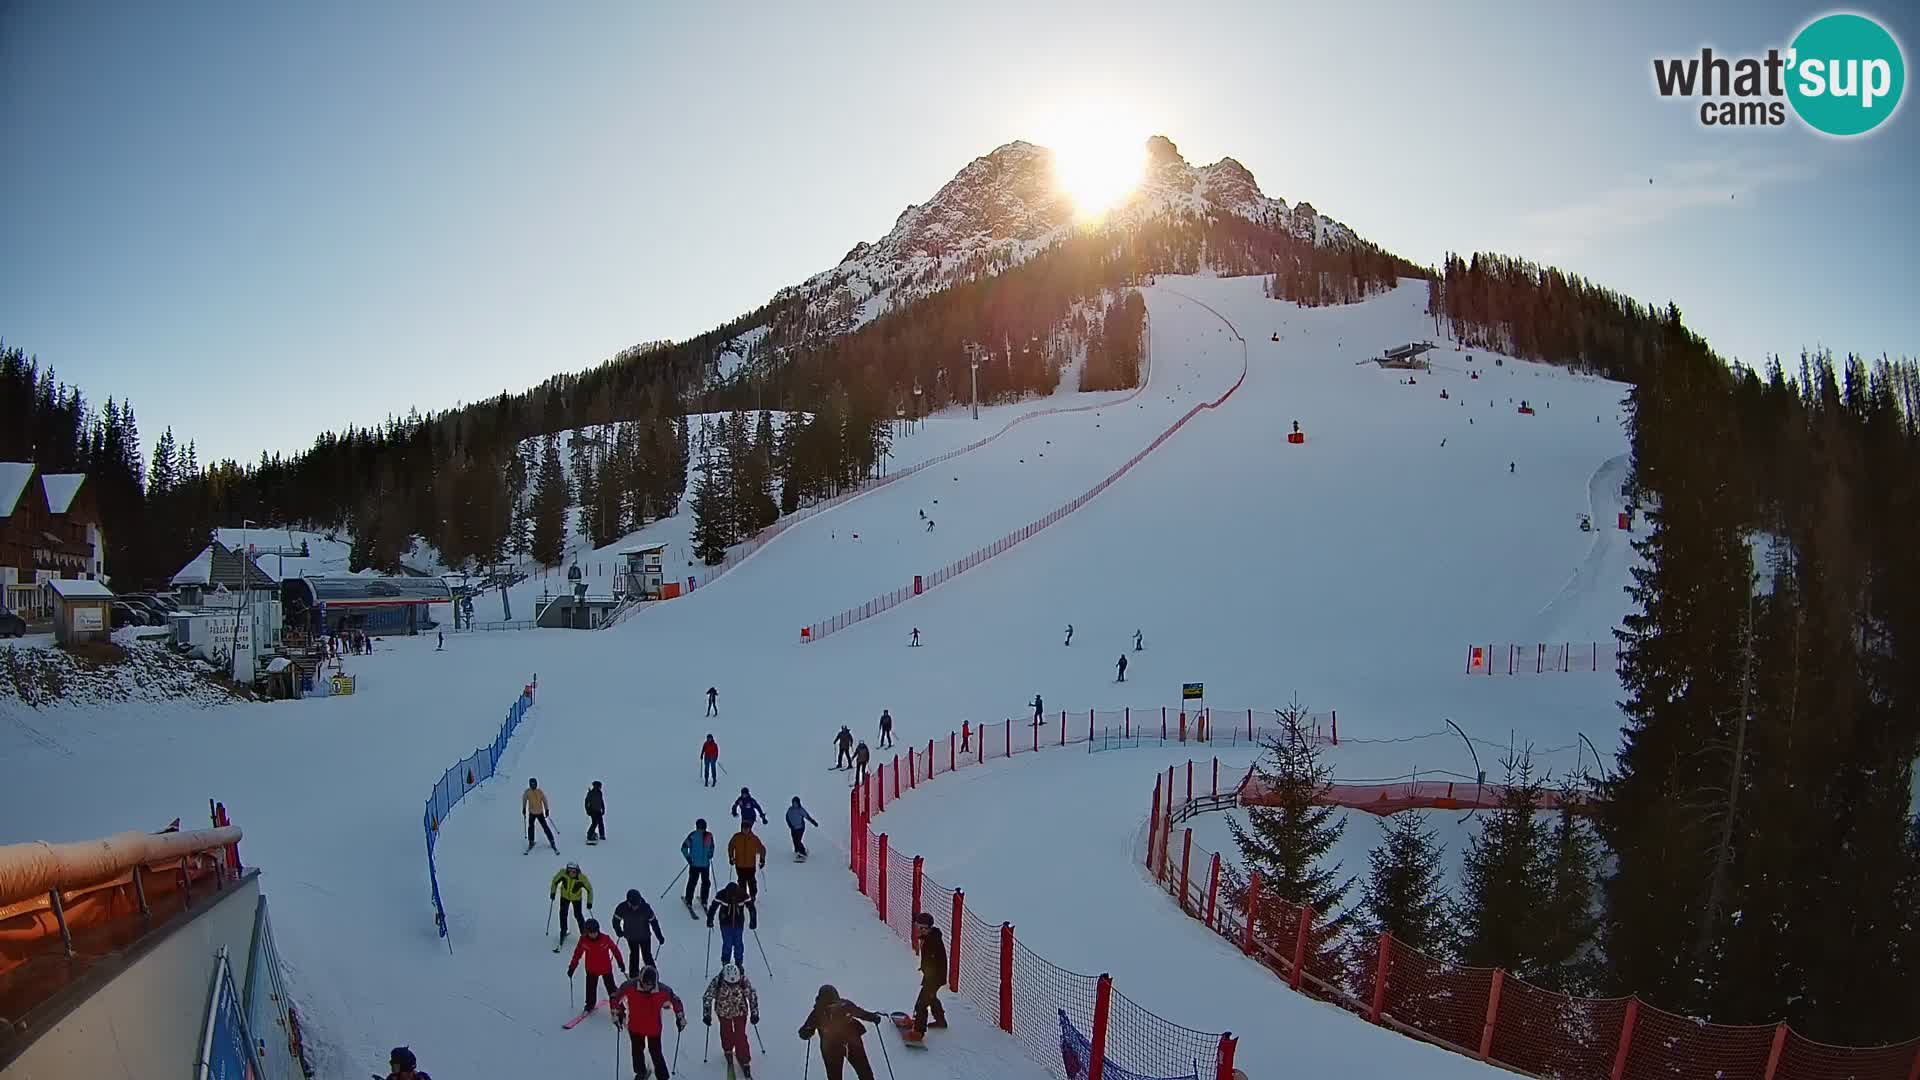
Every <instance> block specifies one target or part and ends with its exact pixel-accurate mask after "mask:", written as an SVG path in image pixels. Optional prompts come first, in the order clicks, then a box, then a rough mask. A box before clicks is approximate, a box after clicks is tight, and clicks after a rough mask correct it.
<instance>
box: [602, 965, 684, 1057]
mask: <svg viewBox="0 0 1920 1080" xmlns="http://www.w3.org/2000/svg"><path fill="white" fill-rule="evenodd" d="M609 1004H610V1005H611V1006H612V1009H613V1024H614V1026H615V1027H624V1028H626V1029H627V1037H628V1038H630V1039H632V1040H633V1075H634V1076H635V1077H636V1078H639V1080H645V1078H646V1075H647V1067H646V1065H645V1064H644V1062H645V1060H646V1057H651V1058H652V1059H653V1075H654V1076H656V1077H658V1078H659V1080H670V1078H671V1074H670V1073H669V1072H668V1071H667V1055H666V1050H665V1047H663V1046H662V1045H661V1043H660V1034H661V1031H662V1025H661V1023H660V1010H661V1009H664V1008H666V1007H667V1006H669V1005H671V1006H673V1019H674V1028H675V1030H677V1031H685V1030H687V1010H686V1007H685V1006H684V1005H682V1004H681V1003H680V995H679V994H676V993H674V992H673V987H671V986H668V985H667V984H666V983H663V982H661V981H660V973H659V972H658V971H656V970H654V968H653V965H651V964H649V965H647V966H646V967H643V968H641V969H640V974H639V976H638V977H636V978H632V979H628V980H627V981H626V984H625V985H624V986H622V987H620V989H619V991H618V992H616V993H615V994H614V995H613V998H612V1000H611V1001H610V1002H609ZM642 1055H645V1057H643V1056H642Z"/></svg>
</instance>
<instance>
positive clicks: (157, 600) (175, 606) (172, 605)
mask: <svg viewBox="0 0 1920 1080" xmlns="http://www.w3.org/2000/svg"><path fill="white" fill-rule="evenodd" d="M120 598H121V599H123V600H139V601H141V602H142V603H144V604H146V605H147V606H148V607H151V608H158V609H159V610H160V611H161V612H162V613H163V614H167V615H171V614H174V613H175V612H177V611H179V610H180V603H179V601H177V600H175V599H174V598H173V597H171V596H168V595H167V594H165V593H149V592H137V593H121V594H120Z"/></svg>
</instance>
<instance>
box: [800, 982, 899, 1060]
mask: <svg viewBox="0 0 1920 1080" xmlns="http://www.w3.org/2000/svg"><path fill="white" fill-rule="evenodd" d="M862 1020H864V1021H866V1022H867V1023H869V1024H877V1023H879V1022H880V1014H879V1013H875V1012H868V1011H867V1010H865V1009H863V1008H861V1007H860V1006H858V1005H855V1004H854V1003H853V1002H851V1001H847V1000H845V999H843V998H842V997H841V996H840V992H839V991H838V990H835V989H834V988H833V986H832V985H831V984H828V985H825V986H822V987H821V988H820V992H819V993H818V994H816V995H814V999H813V1011H812V1012H810V1013H808V1014H807V1020H806V1023H804V1024H801V1025H800V1037H801V1038H803V1039H811V1038H813V1033H814V1032H815V1031H818V1032H819V1033H820V1060H821V1061H822V1062H823V1063H824V1064H825V1065H826V1067H827V1080H841V1066H842V1065H843V1064H844V1063H846V1062H849V1061H850V1062H852V1063H853V1075H855V1076H856V1077H859V1080H873V1065H872V1063H870V1062H869V1061H867V1044H866V1040H865V1039H864V1038H863V1036H864V1035H865V1034H866V1031H867V1029H866V1027H865V1026H864V1025H862V1024H861V1021H862Z"/></svg>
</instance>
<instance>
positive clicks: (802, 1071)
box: [373, 1035, 813, 1080]
mask: <svg viewBox="0 0 1920 1080" xmlns="http://www.w3.org/2000/svg"><path fill="white" fill-rule="evenodd" d="M761 1049H762V1052H764V1051H765V1047H762V1048H761ZM812 1068H813V1036H811V1035H809V1036H807V1063H806V1064H805V1065H802V1066H800V1080H807V1073H808V1071H809V1070H811V1069H812ZM373 1080H380V1078H379V1077H377V1076H376V1077H374V1078H373Z"/></svg>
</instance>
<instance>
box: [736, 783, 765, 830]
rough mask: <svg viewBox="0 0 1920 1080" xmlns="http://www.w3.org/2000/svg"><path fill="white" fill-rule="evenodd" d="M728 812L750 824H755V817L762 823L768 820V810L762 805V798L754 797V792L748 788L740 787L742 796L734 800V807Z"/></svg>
mask: <svg viewBox="0 0 1920 1080" xmlns="http://www.w3.org/2000/svg"><path fill="white" fill-rule="evenodd" d="M728 813H730V814H731V815H733V816H734V817H737V818H739V819H740V820H741V821H742V822H745V823H746V824H748V825H751V824H753V822H754V819H755V818H758V819H759V820H760V822H761V823H762V824H765V823H766V821H767V812H766V810H765V809H764V808H763V807H761V805H760V800H758V799H756V798H754V797H753V793H752V792H751V791H748V790H747V789H746V788H741V789H740V797H739V798H737V799H735V800H733V808H732V809H731V810H729V811H728Z"/></svg>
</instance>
